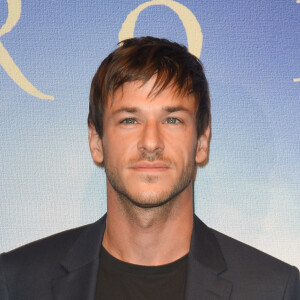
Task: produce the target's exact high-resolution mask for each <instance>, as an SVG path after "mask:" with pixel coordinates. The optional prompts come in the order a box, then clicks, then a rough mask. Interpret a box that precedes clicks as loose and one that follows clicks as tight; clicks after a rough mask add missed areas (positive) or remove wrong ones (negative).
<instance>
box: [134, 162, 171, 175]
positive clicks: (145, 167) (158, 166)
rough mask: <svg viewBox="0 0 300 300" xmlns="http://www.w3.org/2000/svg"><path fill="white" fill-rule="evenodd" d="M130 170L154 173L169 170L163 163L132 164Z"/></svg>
mask: <svg viewBox="0 0 300 300" xmlns="http://www.w3.org/2000/svg"><path fill="white" fill-rule="evenodd" d="M131 169H133V170H134V171H137V172H147V173H152V172H153V173H155V172H165V171H167V170H168V169H170V167H169V166H168V165H167V164H166V163H164V162H138V163H136V164H134V165H133V166H132V167H131Z"/></svg>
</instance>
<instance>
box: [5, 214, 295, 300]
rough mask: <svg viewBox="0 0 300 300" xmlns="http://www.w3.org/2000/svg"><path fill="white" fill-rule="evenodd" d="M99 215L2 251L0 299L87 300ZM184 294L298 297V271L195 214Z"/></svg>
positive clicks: (272, 299) (92, 285)
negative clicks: (220, 231) (15, 247)
mask: <svg viewBox="0 0 300 300" xmlns="http://www.w3.org/2000/svg"><path fill="white" fill-rule="evenodd" d="M105 220H106V216H104V217H102V218H101V219H100V220H99V221H97V222H96V223H94V224H90V225H86V226H83V227H80V228H76V229H72V230H69V231H65V232H62V233H59V234H56V235H54V236H51V237H48V238H45V239H42V240H39V241H36V242H33V243H31V244H28V245H26V246H23V247H21V248H18V249H16V250H13V251H11V252H8V253H4V254H2V255H1V256H0V299H1V300H93V299H94V295H95V290H96V279H97V272H98V267H99V251H100V246H101V242H102V237H103V233H104V229H105ZM185 299H186V300H194V299H204V300H217V299H219V300H220V299H224V300H225V299H231V300H250V299H251V300H277V299H285V300H287V299H289V300H298V299H300V283H299V271H298V270H297V269H296V268H295V267H292V266H290V265H288V264H285V263H283V262H281V261H279V260H277V259H275V258H273V257H271V256H269V255H267V254H264V253H262V252H260V251H258V250H256V249H254V248H252V247H250V246H247V245H245V244H242V243H240V242H238V241H236V240H234V239H231V238H229V237H227V236H225V235H223V234H221V233H219V232H216V231H214V230H212V229H210V228H208V227H207V226H206V225H205V224H203V223H202V222H201V221H200V220H199V219H198V218H197V217H196V216H195V222H194V229H193V234H192V240H191V248H190V253H189V256H188V273H187V283H186V292H185ZM108 300H109V299H108ZM138 300H140V299H138Z"/></svg>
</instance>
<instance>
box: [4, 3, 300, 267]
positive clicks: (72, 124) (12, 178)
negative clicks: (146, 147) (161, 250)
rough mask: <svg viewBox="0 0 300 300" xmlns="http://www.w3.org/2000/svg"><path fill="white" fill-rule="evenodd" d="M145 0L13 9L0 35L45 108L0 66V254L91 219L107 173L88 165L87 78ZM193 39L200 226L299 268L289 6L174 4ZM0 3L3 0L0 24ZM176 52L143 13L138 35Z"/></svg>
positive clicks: (164, 17) (165, 27)
mask: <svg viewBox="0 0 300 300" xmlns="http://www.w3.org/2000/svg"><path fill="white" fill-rule="evenodd" d="M143 2H145V1H138V0H132V1H116V0H102V1H96V0H87V1H79V0H77V1H71V0H65V1H60V0H53V1H44V0H42V1H40V0H39V1H37V0H34V1H23V2H22V14H21V18H20V20H19V22H18V23H17V25H16V26H15V27H14V28H13V30H12V31H11V32H9V33H7V34H6V35H4V36H2V37H0V41H1V42H2V43H3V45H4V47H5V48H6V50H7V51H8V52H9V54H10V56H11V57H12V58H13V60H14V61H15V63H16V64H17V65H18V67H19V68H20V69H21V71H22V72H23V73H24V75H25V76H26V77H27V78H28V80H29V81H30V82H31V83H32V84H33V85H34V86H35V87H37V88H38V89H39V90H41V91H42V92H44V93H46V94H50V95H53V96H54V97H55V100H54V101H48V100H41V99H38V98H35V97H33V96H31V95H29V94H27V93H26V92H25V91H23V90H22V89H20V88H19V87H18V86H17V85H16V84H15V82H14V81H13V80H12V79H11V78H10V77H9V76H8V75H7V73H6V72H5V70H4V69H3V68H1V67H0V214H1V215H0V252H3V251H8V250H10V249H13V248H15V247H18V246H20V245H23V244H25V243H28V242H30V241H33V240H36V239H39V238H42V237H45V236H47V235H50V234H53V233H56V232H59V231H62V230H65V229H69V228H72V227H75V226H80V225H83V224H86V223H90V222H93V221H95V220H97V219H98V218H99V217H100V216H102V214H103V213H104V212H105V210H106V192H105V175H104V172H103V170H101V169H100V168H97V167H96V166H95V165H94V164H93V162H92V159H91V158H90V153H89V148H88V141H87V122H86V119H87V114H88V95H89V87H90V82H91V79H92V76H93V74H94V72H95V71H96V69H97V67H98V65H99V64H100V62H101V61H102V59H103V58H104V57H105V56H107V55H108V54H109V52H110V51H112V50H113V49H114V48H115V47H116V46H117V42H118V33H119V31H120V29H121V25H122V23H123V22H124V20H125V19H126V17H127V15H128V14H129V13H130V12H131V11H132V10H133V9H135V8H136V7H137V6H138V5H139V4H141V3H143ZM179 2H180V3H182V4H183V5H185V6H186V7H187V8H189V9H190V10H191V11H192V12H193V14H194V15H195V16H196V18H197V20H198V22H199V23H200V25H201V28H202V32H203V47H202V53H201V60H202V61H203V63H204V66H205V69H206V72H207V77H208V79H209V82H210V89H211V98H212V140H211V148H210V149H211V150H210V161H209V164H208V165H207V166H205V167H204V168H201V169H199V170H198V174H197V179H196V182H195V210H196V213H197V215H198V216H199V217H200V218H201V219H202V220H203V221H204V222H205V223H206V224H207V225H208V226H210V227H213V228H215V229H217V230H219V231H221V232H223V233H225V234H227V235H230V236H232V237H234V238H236V239H239V240H241V241H243V242H245V243H248V244H250V245H252V246H254V247H256V248H258V249H260V250H262V251H265V252H267V253H269V254H271V255H273V256H275V257H277V258H279V259H282V260H284V261H286V262H288V263H290V264H293V265H296V266H297V267H300V222H299V220H300V204H299V200H300V188H299V182H300V175H299V169H300V163H299V157H300V147H299V146H300V142H299V128H300V125H299V115H300V114H299V112H300V106H299V100H300V93H299V92H300V82H294V81H293V79H294V78H299V77H300V63H299V62H300V3H299V4H297V3H296V0H293V1H287V0H274V1H267V0H263V1H258V0H254V1H250V2H249V1H248V2H245V1H228V0H226V1H225V0H212V1H202V0H186V1H184V0H181V1H179ZM6 18H7V2H6V0H0V27H1V26H2V25H3V24H4V23H5V21H6ZM142 35H154V36H158V37H166V38H169V39H171V40H175V41H177V42H180V43H183V44H186V43H187V41H186V34H185V31H184V27H183V25H182V23H181V21H180V20H179V18H178V16H177V15H176V14H175V13H174V12H173V11H172V10H171V9H170V8H167V7H166V6H151V7H149V8H147V9H146V10H144V11H143V12H142V13H141V14H140V15H139V18H138V20H137V23H136V28H135V36H142Z"/></svg>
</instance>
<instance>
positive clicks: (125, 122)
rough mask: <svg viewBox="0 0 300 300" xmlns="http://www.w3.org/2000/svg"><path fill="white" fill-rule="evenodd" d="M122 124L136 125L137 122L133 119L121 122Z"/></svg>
mask: <svg viewBox="0 0 300 300" xmlns="http://www.w3.org/2000/svg"><path fill="white" fill-rule="evenodd" d="M120 123H121V124H135V123H136V120H135V119H133V118H127V119H124V120H123V121H121V122H120Z"/></svg>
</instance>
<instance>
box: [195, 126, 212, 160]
mask: <svg viewBox="0 0 300 300" xmlns="http://www.w3.org/2000/svg"><path fill="white" fill-rule="evenodd" d="M209 140H210V127H209V126H208V127H207V128H206V129H205V130H204V132H203V133H202V135H201V136H199V138H198V141H197V151H196V158H195V161H196V163H197V164H201V163H203V162H204V161H205V160H206V159H207V158H208V148H209Z"/></svg>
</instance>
